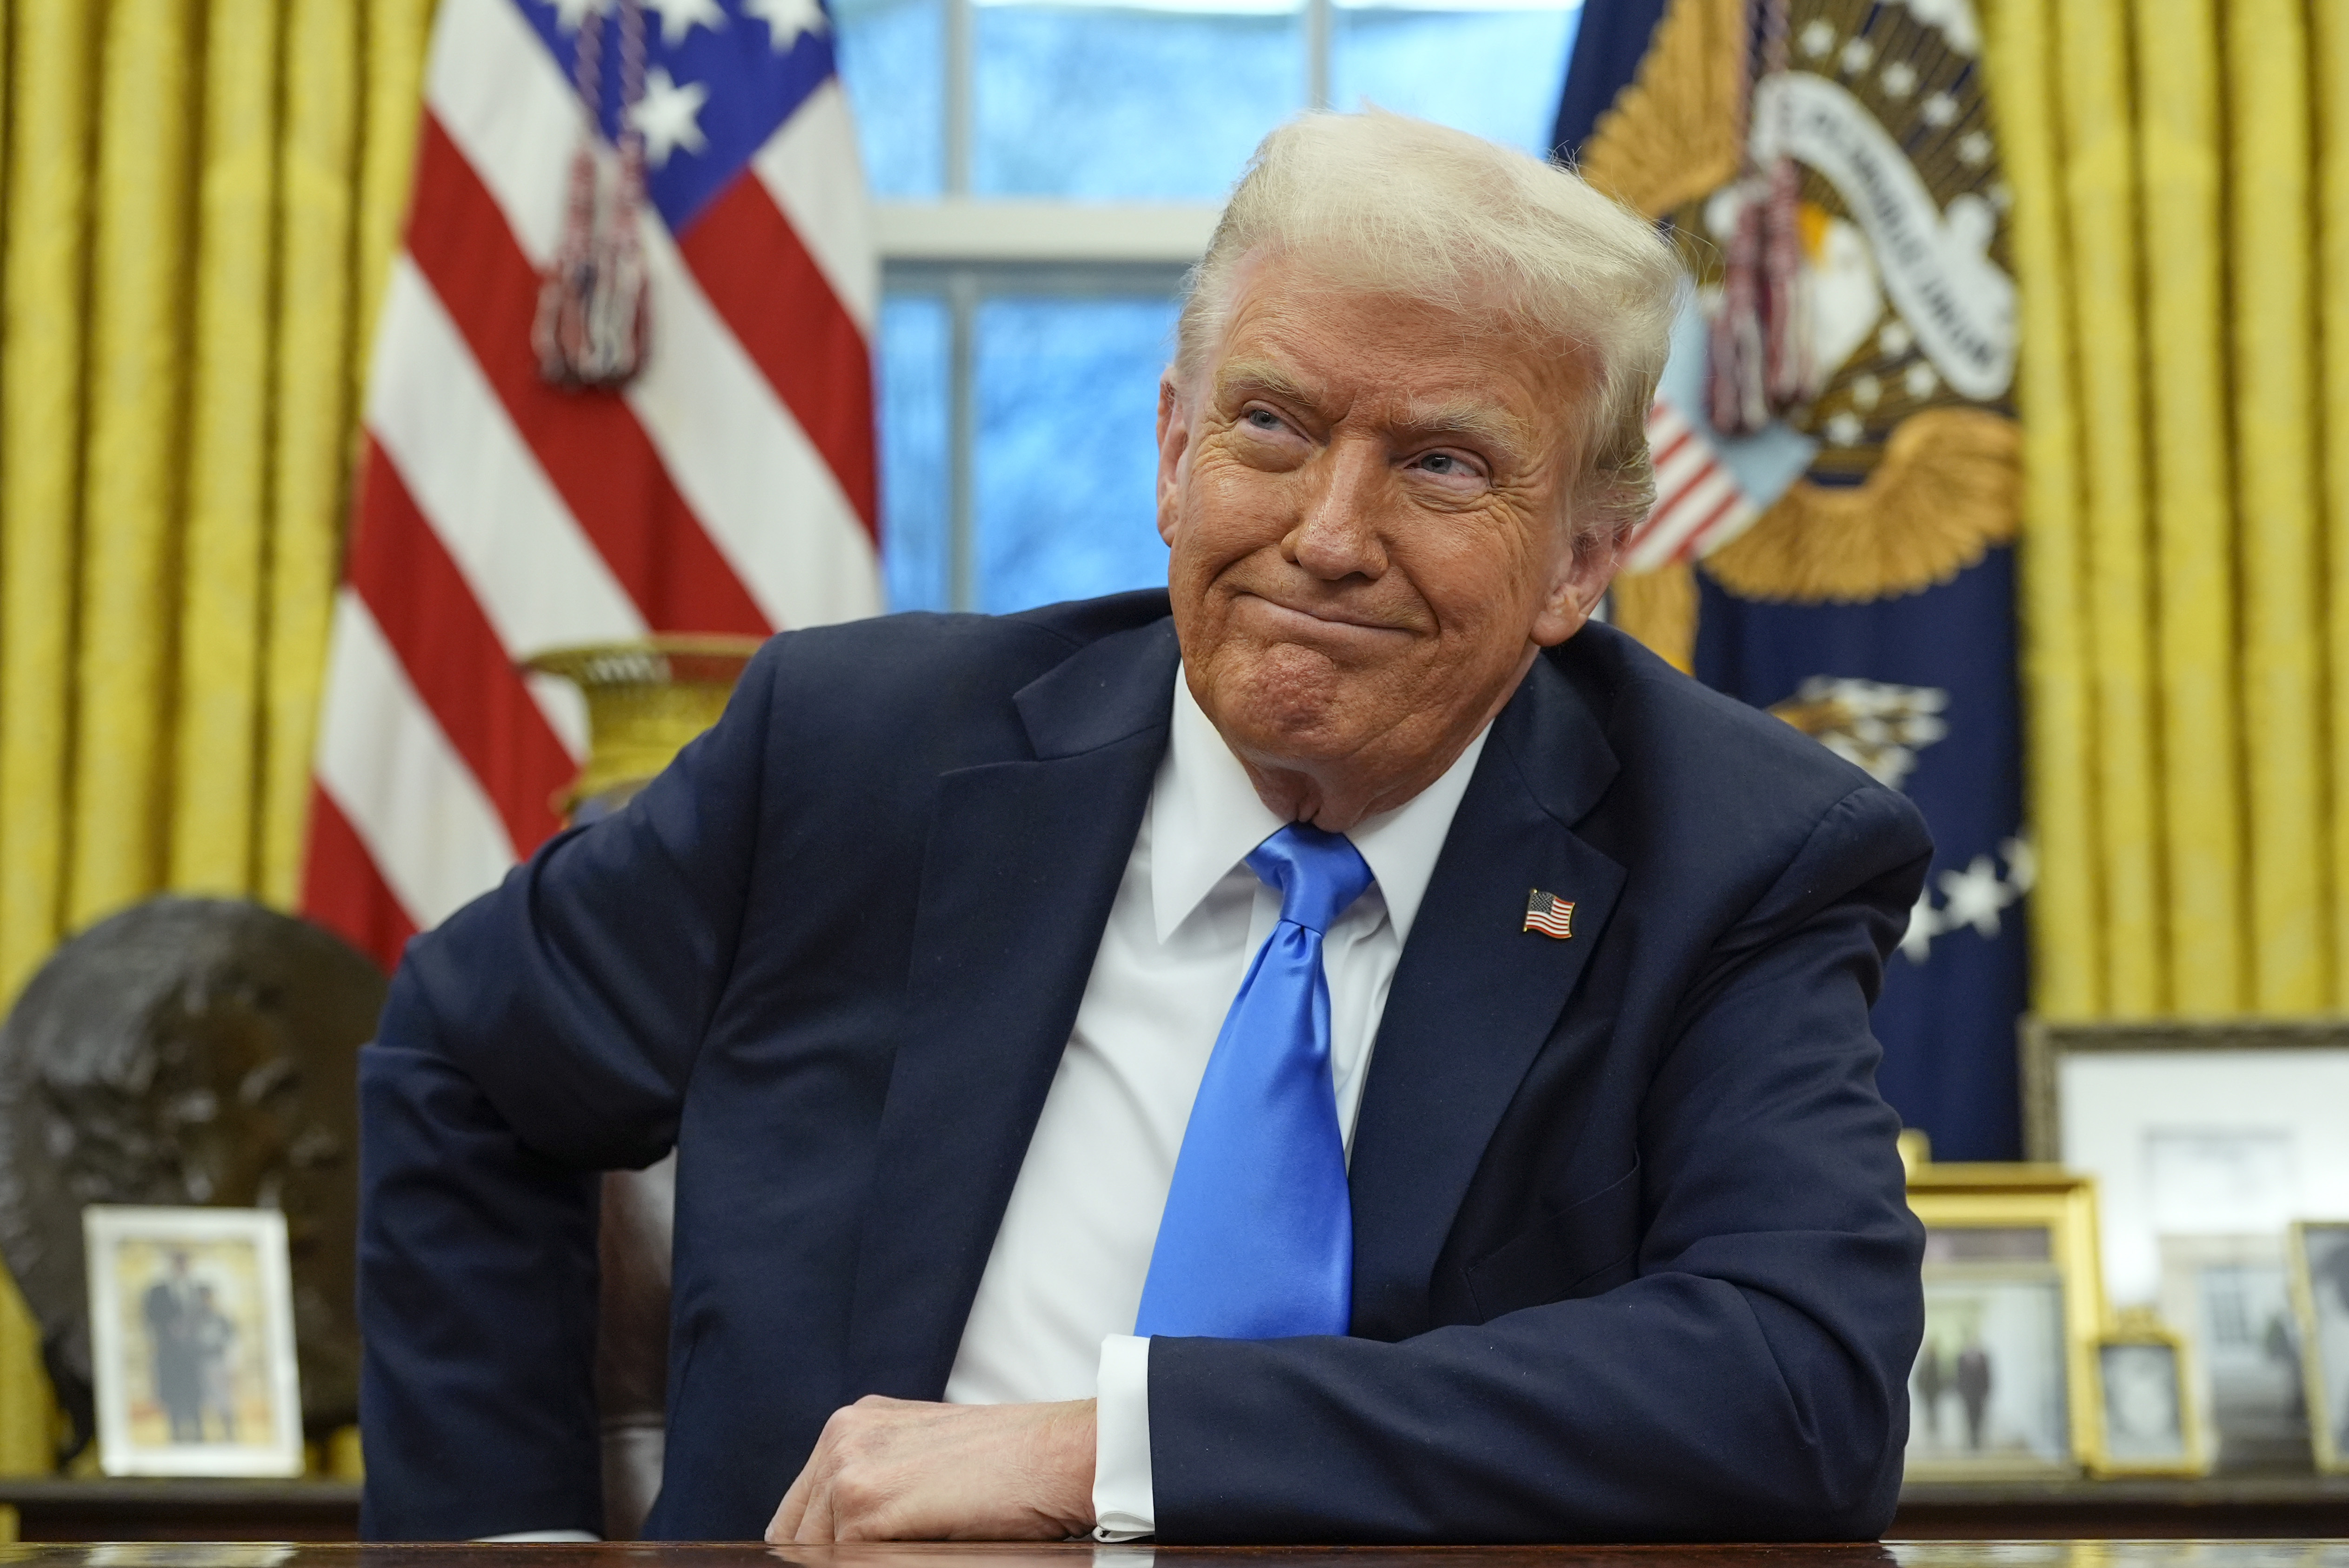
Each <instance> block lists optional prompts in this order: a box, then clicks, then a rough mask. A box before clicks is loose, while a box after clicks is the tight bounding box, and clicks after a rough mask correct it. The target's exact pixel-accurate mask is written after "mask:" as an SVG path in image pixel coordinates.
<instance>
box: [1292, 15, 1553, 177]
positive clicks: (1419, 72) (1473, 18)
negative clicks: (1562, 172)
mask: <svg viewBox="0 0 2349 1568" xmlns="http://www.w3.org/2000/svg"><path fill="white" fill-rule="evenodd" d="M1581 17H1582V12H1581V10H1580V8H1579V7H1578V6H1572V7H1567V8H1563V9H1553V8H1549V7H1541V8H1530V7H1529V8H1525V9H1515V8H1512V9H1506V10H1505V9H1499V8H1487V7H1485V6H1478V7H1476V8H1473V9H1471V8H1465V7H1464V8H1460V9H1437V8H1434V7H1427V8H1410V7H1404V6H1392V7H1390V6H1384V5H1377V6H1371V5H1362V6H1354V5H1340V7H1339V9H1338V11H1337V13H1336V15H1335V17H1334V18H1333V25H1332V27H1331V38H1330V103H1331V104H1332V105H1333V106H1334V107H1336V108H1349V109H1350V108H1361V103H1362V100H1364V99H1366V98H1367V99H1368V100H1370V101H1371V102H1372V103H1374V104H1377V105H1378V106H1379V107H1380V108H1391V109H1392V110H1394V111H1395V112H1396V113H1397V114H1409V115H1417V116H1418V117H1419V118H1420V119H1432V120H1436V121H1438V122H1440V123H1442V124H1444V125H1450V126H1457V127H1458V128H1459V129H1462V130H1466V131H1473V132H1475V134H1476V135H1478V136H1482V137H1485V138H1487V139H1491V140H1494V141H1498V142H1505V143H1506V144H1507V145H1509V146H1511V147H1517V148H1522V149H1524V150H1526V151H1527V152H1532V153H1537V154H1540V155H1542V156H1544V157H1547V155H1548V153H1549V133H1550V129H1551V127H1552V126H1553V125H1555V124H1556V123H1557V97H1558V93H1559V91H1560V90H1561V89H1562V88H1564V87H1565V85H1566V59H1567V56H1568V54H1570V53H1572V52H1573V49H1574V33H1575V25H1576V24H1577V23H1578V22H1579V21H1580V20H1581Z"/></svg>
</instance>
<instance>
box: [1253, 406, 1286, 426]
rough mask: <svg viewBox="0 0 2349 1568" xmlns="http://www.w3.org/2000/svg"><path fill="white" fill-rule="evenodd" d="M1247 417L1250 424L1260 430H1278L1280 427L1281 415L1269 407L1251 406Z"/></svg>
mask: <svg viewBox="0 0 2349 1568" xmlns="http://www.w3.org/2000/svg"><path fill="white" fill-rule="evenodd" d="M1247 422H1248V423H1249V424H1251V425H1253V426H1255V427H1256V428H1257V429H1259V430H1278V429H1279V428H1280V416H1279V415H1278V414H1276V413H1274V412H1273V411H1272V410H1271V409H1269V408H1251V409H1249V410H1248V411H1247Z"/></svg>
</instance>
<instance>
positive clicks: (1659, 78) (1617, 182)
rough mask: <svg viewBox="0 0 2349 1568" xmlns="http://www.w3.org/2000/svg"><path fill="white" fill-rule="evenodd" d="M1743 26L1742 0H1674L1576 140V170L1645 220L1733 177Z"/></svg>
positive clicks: (1742, 84)
mask: <svg viewBox="0 0 2349 1568" xmlns="http://www.w3.org/2000/svg"><path fill="white" fill-rule="evenodd" d="M1745 26H1746V23H1745V3H1744V0H1677V3H1676V4H1674V5H1672V6H1671V9H1670V10H1668V11H1667V12H1666V13H1665V14H1664V18H1663V20H1662V21H1661V22H1659V23H1658V24H1657V25H1656V36H1655V41H1654V42H1653V43H1652V44H1651V46H1649V49H1648V55H1647V57H1646V58H1645V59H1643V60H1641V61H1640V72H1639V75H1638V77H1636V78H1635V79H1634V80H1633V81H1632V83H1631V85H1630V87H1627V88H1624V89H1623V90H1622V92H1621V93H1619V95H1617V97H1616V99H1615V106H1614V107H1613V108H1610V109H1609V110H1608V111H1607V112H1606V113H1605V114H1602V115H1600V116H1599V123H1598V125H1597V126H1596V127H1594V128H1593V129H1592V130H1591V133H1590V139H1588V141H1585V142H1584V143H1583V144H1582V157H1581V160H1580V165H1579V167H1580V172H1581V174H1582V177H1583V178H1584V179H1585V180H1588V181H1590V183H1591V184H1593V185H1595V186H1597V187H1598V188H1599V190H1601V191H1606V192H1607V193H1608V194H1609V195H1610V196H1613V197H1615V198H1617V199H1618V200H1619V201H1627V202H1629V203H1630V205H1632V206H1633V207H1636V208H1638V209H1639V210H1640V212H1642V213H1643V214H1645V215H1646V216H1647V217H1649V218H1651V219H1657V218H1661V217H1662V216H1663V215H1664V214H1665V213H1667V212H1670V211H1672V210H1673V209H1674V208H1676V207H1678V206H1680V205H1681V204H1682V203H1683V202H1686V201H1697V200H1699V199H1701V198H1702V197H1705V196H1710V195H1711V194H1713V191H1717V190H1719V189H1720V188H1721V187H1722V186H1723V185H1726V184H1728V183H1729V182H1730V181H1732V180H1734V179H1736V178H1737V169H1738V164H1739V161H1740V160H1739V150H1738V145H1737V142H1738V126H1737V118H1736V115H1735V113H1734V110H1735V108H1736V107H1737V102H1738V98H1739V95H1740V94H1741V93H1743V92H1744V87H1745Z"/></svg>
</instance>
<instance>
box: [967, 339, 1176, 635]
mask: <svg viewBox="0 0 2349 1568" xmlns="http://www.w3.org/2000/svg"><path fill="white" fill-rule="evenodd" d="M1173 334H1174V301H1172V300H1169V299H1165V298H1142V299H1134V298H1113V299H1068V298H1061V299H1018V298H1008V299H994V300H988V301H987V302H986V303H984V304H981V305H980V306H979V309H978V475H977V480H978V498H977V499H978V519H977V522H978V539H977V545H978V550H977V556H978V577H979V582H978V608H979V609H982V610H989V611H995V612H1003V611H1008V610H1025V609H1028V608H1030V607H1031V606H1034V605H1037V604H1049V603H1053V602H1054V601H1056V600H1061V599H1079V598H1084V597H1088V596H1090V595H1092V594H1095V593H1116V592H1117V591H1118V590H1120V589H1123V588H1146V587H1162V586H1164V584H1165V582H1166V547H1165V546H1164V545H1163V544H1161V543H1160V542H1158V531H1157V525H1156V517H1157V508H1156V503H1155V500H1154V486H1155V475H1156V472H1157V464H1158V450H1157V441H1156V435H1155V430H1156V424H1157V418H1158V375H1159V372H1160V371H1161V370H1163V369H1164V368H1165V366H1166V360H1167V355H1168V346H1169V345H1170V343H1171V341H1172V338H1173Z"/></svg>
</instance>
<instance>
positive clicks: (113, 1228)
mask: <svg viewBox="0 0 2349 1568" xmlns="http://www.w3.org/2000/svg"><path fill="white" fill-rule="evenodd" d="M82 1232H83V1237H84V1240H85V1242H86V1243H87V1246H88V1268H89V1306H90V1312H89V1326H90V1359H91V1370H92V1373H93V1383H94V1386H95V1390H96V1396H97V1406H98V1463H99V1467H100V1468H101V1469H102V1470H104V1471H105V1472H106V1473H107V1474H108V1475H110V1476H295V1475H299V1474H301V1473H302V1467H303V1457H304V1456H303V1441H302V1396H301V1386H300V1378H299V1374H298V1372H297V1370H296V1368H295V1360H294V1287H293V1275H292V1272H291V1270H290V1269H289V1268H288V1266H287V1255H286V1233H285V1215H284V1214H282V1213H279V1212H277V1211H275V1210H272V1209H206V1208H142V1207H132V1206H128V1205H114V1204H100V1203H94V1204H91V1205H89V1206H88V1208H85V1209H84V1210H83V1211H82Z"/></svg>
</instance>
